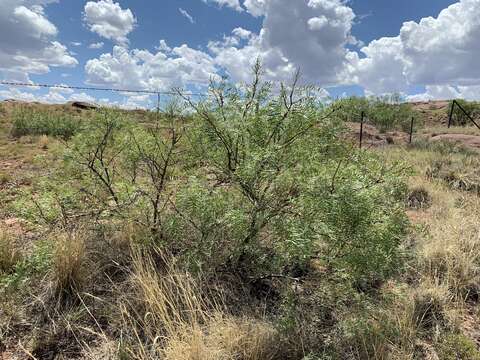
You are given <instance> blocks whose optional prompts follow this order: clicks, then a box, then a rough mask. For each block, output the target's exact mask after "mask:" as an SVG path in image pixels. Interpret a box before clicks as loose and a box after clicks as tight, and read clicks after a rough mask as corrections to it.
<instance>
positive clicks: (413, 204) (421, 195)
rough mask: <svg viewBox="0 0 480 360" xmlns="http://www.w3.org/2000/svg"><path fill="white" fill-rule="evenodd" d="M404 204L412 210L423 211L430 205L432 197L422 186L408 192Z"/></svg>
mask: <svg viewBox="0 0 480 360" xmlns="http://www.w3.org/2000/svg"><path fill="white" fill-rule="evenodd" d="M406 204H407V206H408V207H409V208H412V209H425V208H428V207H430V205H431V204H432V197H431V196H430V194H429V192H428V190H427V189H425V188H424V187H423V186H419V187H415V188H413V189H411V190H410V191H409V192H408V195H407V199H406Z"/></svg>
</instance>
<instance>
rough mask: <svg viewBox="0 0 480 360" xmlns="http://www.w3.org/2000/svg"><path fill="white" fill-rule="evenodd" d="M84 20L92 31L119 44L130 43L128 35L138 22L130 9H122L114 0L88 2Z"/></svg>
mask: <svg viewBox="0 0 480 360" xmlns="http://www.w3.org/2000/svg"><path fill="white" fill-rule="evenodd" d="M84 20H85V23H86V24H87V26H88V28H89V29H90V31H92V32H94V33H97V34H98V35H100V36H101V37H103V38H105V39H109V40H113V41H115V42H116V43H118V44H126V43H128V39H127V35H128V34H129V33H130V32H132V31H133V29H134V27H135V24H136V22H137V20H136V19H135V16H134V15H133V13H132V11H131V10H130V9H122V8H121V6H120V4H119V3H114V2H113V0H100V1H97V2H94V1H89V2H87V3H86V4H85V8H84Z"/></svg>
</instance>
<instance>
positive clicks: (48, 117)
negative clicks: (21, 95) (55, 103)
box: [11, 107, 82, 140]
mask: <svg viewBox="0 0 480 360" xmlns="http://www.w3.org/2000/svg"><path fill="white" fill-rule="evenodd" d="M12 117H13V124H12V129H11V135H12V136H14V137H21V136H25V135H48V136H54V137H58V138H61V139H64V140H68V139H70V138H71V137H72V136H74V135H75V134H76V133H77V132H79V131H80V128H81V126H82V120H81V118H79V117H76V116H73V115H69V114H67V113H55V112H52V111H43V110H34V109H31V108H28V107H24V108H20V109H19V110H17V111H15V112H14V113H13V115H12Z"/></svg>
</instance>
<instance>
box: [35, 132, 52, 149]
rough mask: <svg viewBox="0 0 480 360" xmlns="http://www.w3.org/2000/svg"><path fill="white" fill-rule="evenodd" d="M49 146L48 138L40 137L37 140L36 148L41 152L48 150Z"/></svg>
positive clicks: (45, 136)
mask: <svg viewBox="0 0 480 360" xmlns="http://www.w3.org/2000/svg"><path fill="white" fill-rule="evenodd" d="M49 145H50V138H49V137H48V136H47V135H41V136H40V137H39V138H38V146H39V147H40V149H42V150H48V146H49Z"/></svg>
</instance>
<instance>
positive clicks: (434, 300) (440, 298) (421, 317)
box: [412, 282, 452, 330]
mask: <svg viewBox="0 0 480 360" xmlns="http://www.w3.org/2000/svg"><path fill="white" fill-rule="evenodd" d="M451 297H452V296H451V294H450V292H449V290H448V288H446V287H445V286H442V285H435V284H431V283H428V282H423V283H420V285H419V286H418V287H417V288H416V289H415V290H414V291H413V293H412V301H413V303H412V304H413V307H412V318H413V319H414V322H415V324H416V327H417V328H419V329H422V330H429V329H432V328H435V327H437V328H438V327H447V326H448V325H449V324H450V323H451V320H452V314H450V313H449V306H450V305H451V301H452V299H451Z"/></svg>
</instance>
